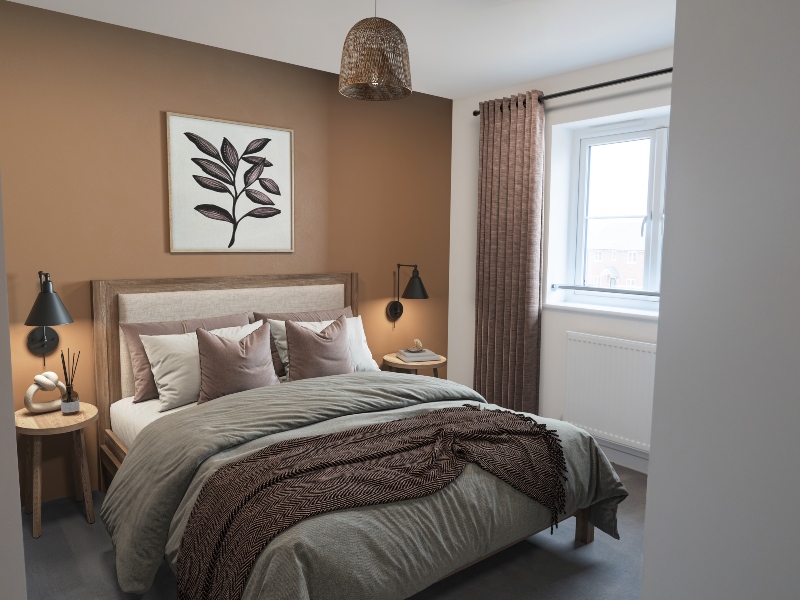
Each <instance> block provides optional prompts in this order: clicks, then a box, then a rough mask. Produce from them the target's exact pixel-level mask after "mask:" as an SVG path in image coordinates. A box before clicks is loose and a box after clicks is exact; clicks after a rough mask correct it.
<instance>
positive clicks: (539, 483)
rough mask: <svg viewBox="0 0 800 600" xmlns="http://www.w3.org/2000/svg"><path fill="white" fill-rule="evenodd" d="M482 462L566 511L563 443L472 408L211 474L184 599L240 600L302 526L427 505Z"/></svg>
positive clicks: (513, 417) (516, 418)
mask: <svg viewBox="0 0 800 600" xmlns="http://www.w3.org/2000/svg"><path fill="white" fill-rule="evenodd" d="M467 462H472V463H475V464H476V465H478V466H480V467H481V468H483V469H485V470H486V471H488V472H489V473H492V474H493V475H495V476H496V477H499V478H500V479H502V480H503V481H505V482H506V483H508V484H509V485H511V486H513V487H514V488H516V489H517V490H519V491H520V492H523V493H525V494H527V495H528V496H530V497H531V498H533V499H534V500H536V501H537V502H540V503H541V504H543V505H544V506H546V507H547V508H548V509H550V512H551V513H552V519H553V521H552V523H553V524H557V517H558V514H559V513H563V512H564V503H565V492H564V484H563V480H564V479H565V478H566V477H565V476H566V469H567V467H566V462H565V461H564V454H563V450H562V448H561V440H560V439H559V438H558V435H557V434H556V433H555V432H554V431H550V430H548V429H547V428H546V427H545V426H544V425H540V424H538V423H536V421H534V420H533V419H531V418H529V417H526V416H524V415H520V414H517V413H513V412H509V411H499V410H498V411H494V410H480V409H479V408H477V407H474V406H465V407H458V408H445V409H441V410H436V411H432V412H429V413H426V414H423V415H420V416H416V417H410V418H407V419H401V420H398V421H391V422H389V423H378V424H375V425H367V426H364V427H359V428H357V429H351V430H349V431H341V432H338V433H332V434H328V435H319V436H314V437H306V438H299V439H293V440H286V441H283V442H279V443H277V444H273V445H271V446H268V447H266V448H264V449H263V450H259V451H258V452H255V453H254V454H252V455H250V456H248V457H247V458H245V459H243V460H240V461H238V462H235V463H231V464H229V465H226V466H224V467H222V468H221V469H219V470H218V471H217V472H216V473H214V475H212V476H211V477H210V478H209V479H208V481H207V482H206V484H205V485H204V486H203V489H202V490H201V492H200V495H199V496H198V498H197V501H196V502H195V505H194V508H193V509H192V513H191V516H190V517H189V521H188V523H187V524H186V529H185V531H184V534H183V539H182V540H181V547H180V552H179V554H178V596H179V598H180V599H181V600H201V599H213V600H221V599H231V600H239V598H241V595H242V593H243V591H244V588H245V584H246V581H247V577H248V576H249V574H250V571H251V569H252V567H253V564H254V563H255V561H256V559H257V558H258V555H259V554H260V553H261V551H262V550H263V549H264V547H265V546H266V545H267V544H268V543H269V542H270V540H272V539H273V538H274V537H275V536H277V535H278V534H279V533H281V532H282V531H284V530H285V529H288V528H289V527H291V526H292V525H294V524H295V523H297V522H299V521H301V520H302V519H304V518H307V517H310V516H313V515H318V514H320V513H326V512H330V511H334V510H341V509H345V508H354V507H359V506H369V505H373V504H383V503H387V502H397V501H399V500H407V499H410V498H420V497H422V496H428V495H430V494H433V493H434V492H437V491H438V490H440V489H442V488H444V487H445V486H446V485H448V484H449V483H451V482H452V481H454V480H455V479H456V478H457V477H458V476H459V475H460V474H461V472H462V471H463V469H464V466H465V465H466V463H467Z"/></svg>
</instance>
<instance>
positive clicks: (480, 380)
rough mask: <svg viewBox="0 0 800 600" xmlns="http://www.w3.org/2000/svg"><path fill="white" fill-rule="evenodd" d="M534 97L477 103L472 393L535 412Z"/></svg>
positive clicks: (537, 120) (538, 141)
mask: <svg viewBox="0 0 800 600" xmlns="http://www.w3.org/2000/svg"><path fill="white" fill-rule="evenodd" d="M540 95H541V92H539V91H532V92H528V93H526V94H519V95H518V96H516V97H512V98H504V99H502V100H492V101H488V102H482V103H481V105H480V110H481V122H480V128H481V134H480V180H479V205H478V256H477V277H476V279H477V285H476V299H475V374H474V387H475V390H476V391H478V392H479V393H480V394H482V395H483V396H484V397H485V398H486V399H487V400H488V401H489V402H493V403H495V404H499V405H500V406H504V407H506V408H510V409H513V410H519V411H525V412H533V413H536V412H538V410H539V347H540V340H541V330H540V323H541V314H542V290H541V287H542V205H543V200H542V189H543V188H542V182H543V176H544V107H543V106H542V105H541V104H540V103H539V101H538V99H539V96H540Z"/></svg>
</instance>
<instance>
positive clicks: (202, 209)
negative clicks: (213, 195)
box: [194, 204, 258, 223]
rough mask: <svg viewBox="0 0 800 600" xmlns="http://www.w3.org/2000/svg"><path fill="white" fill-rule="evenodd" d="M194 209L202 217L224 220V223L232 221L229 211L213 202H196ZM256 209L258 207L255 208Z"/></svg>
mask: <svg viewBox="0 0 800 600" xmlns="http://www.w3.org/2000/svg"><path fill="white" fill-rule="evenodd" d="M194 209H195V210H196V211H197V212H199V213H200V214H201V215H203V216H204V217H208V218H209V219H214V220H215V221H225V222H226V223H233V217H232V216H231V213H229V212H228V211H227V210H225V209H224V208H222V207H219V206H216V205H214V204H198V205H197V206H195V207H194ZM256 210H258V209H256Z"/></svg>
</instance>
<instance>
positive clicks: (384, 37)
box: [339, 15, 411, 100]
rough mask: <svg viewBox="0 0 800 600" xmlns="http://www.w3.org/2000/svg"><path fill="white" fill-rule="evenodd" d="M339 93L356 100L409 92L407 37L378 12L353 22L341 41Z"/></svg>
mask: <svg viewBox="0 0 800 600" xmlns="http://www.w3.org/2000/svg"><path fill="white" fill-rule="evenodd" d="M339 93H340V94H342V96H346V97H347V98H355V99H356V100H400V99H402V98H405V97H407V96H409V95H410V94H411V67H410V65H409V61H408V43H407V42H406V36H404V35H403V32H402V31H400V29H398V27H397V25H395V24H394V23H392V22H391V21H387V20H386V19H382V18H380V17H378V16H377V15H376V16H375V17H369V18H367V19H362V20H361V21H359V22H358V23H356V24H355V25H354V26H353V28H352V29H351V30H350V32H349V33H348V34H347V37H346V38H345V40H344V48H343V49H342V69H341V71H340V73H339Z"/></svg>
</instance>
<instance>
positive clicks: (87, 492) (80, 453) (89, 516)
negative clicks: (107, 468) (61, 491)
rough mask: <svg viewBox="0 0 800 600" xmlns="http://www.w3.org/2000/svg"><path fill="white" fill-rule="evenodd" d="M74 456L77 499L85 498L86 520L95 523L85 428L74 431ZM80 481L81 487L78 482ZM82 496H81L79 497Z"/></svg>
mask: <svg viewBox="0 0 800 600" xmlns="http://www.w3.org/2000/svg"><path fill="white" fill-rule="evenodd" d="M72 456H73V464H74V465H75V466H74V467H73V468H74V474H75V499H76V500H81V499H82V500H83V504H84V506H85V507H86V521H87V522H88V523H94V503H93V502H92V485H91V482H90V480H89V464H88V461H87V460H86V440H85V438H84V436H83V429H79V430H78V431H73V432H72ZM79 482H80V488H79V487H78V483H79ZM79 496H80V498H79Z"/></svg>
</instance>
